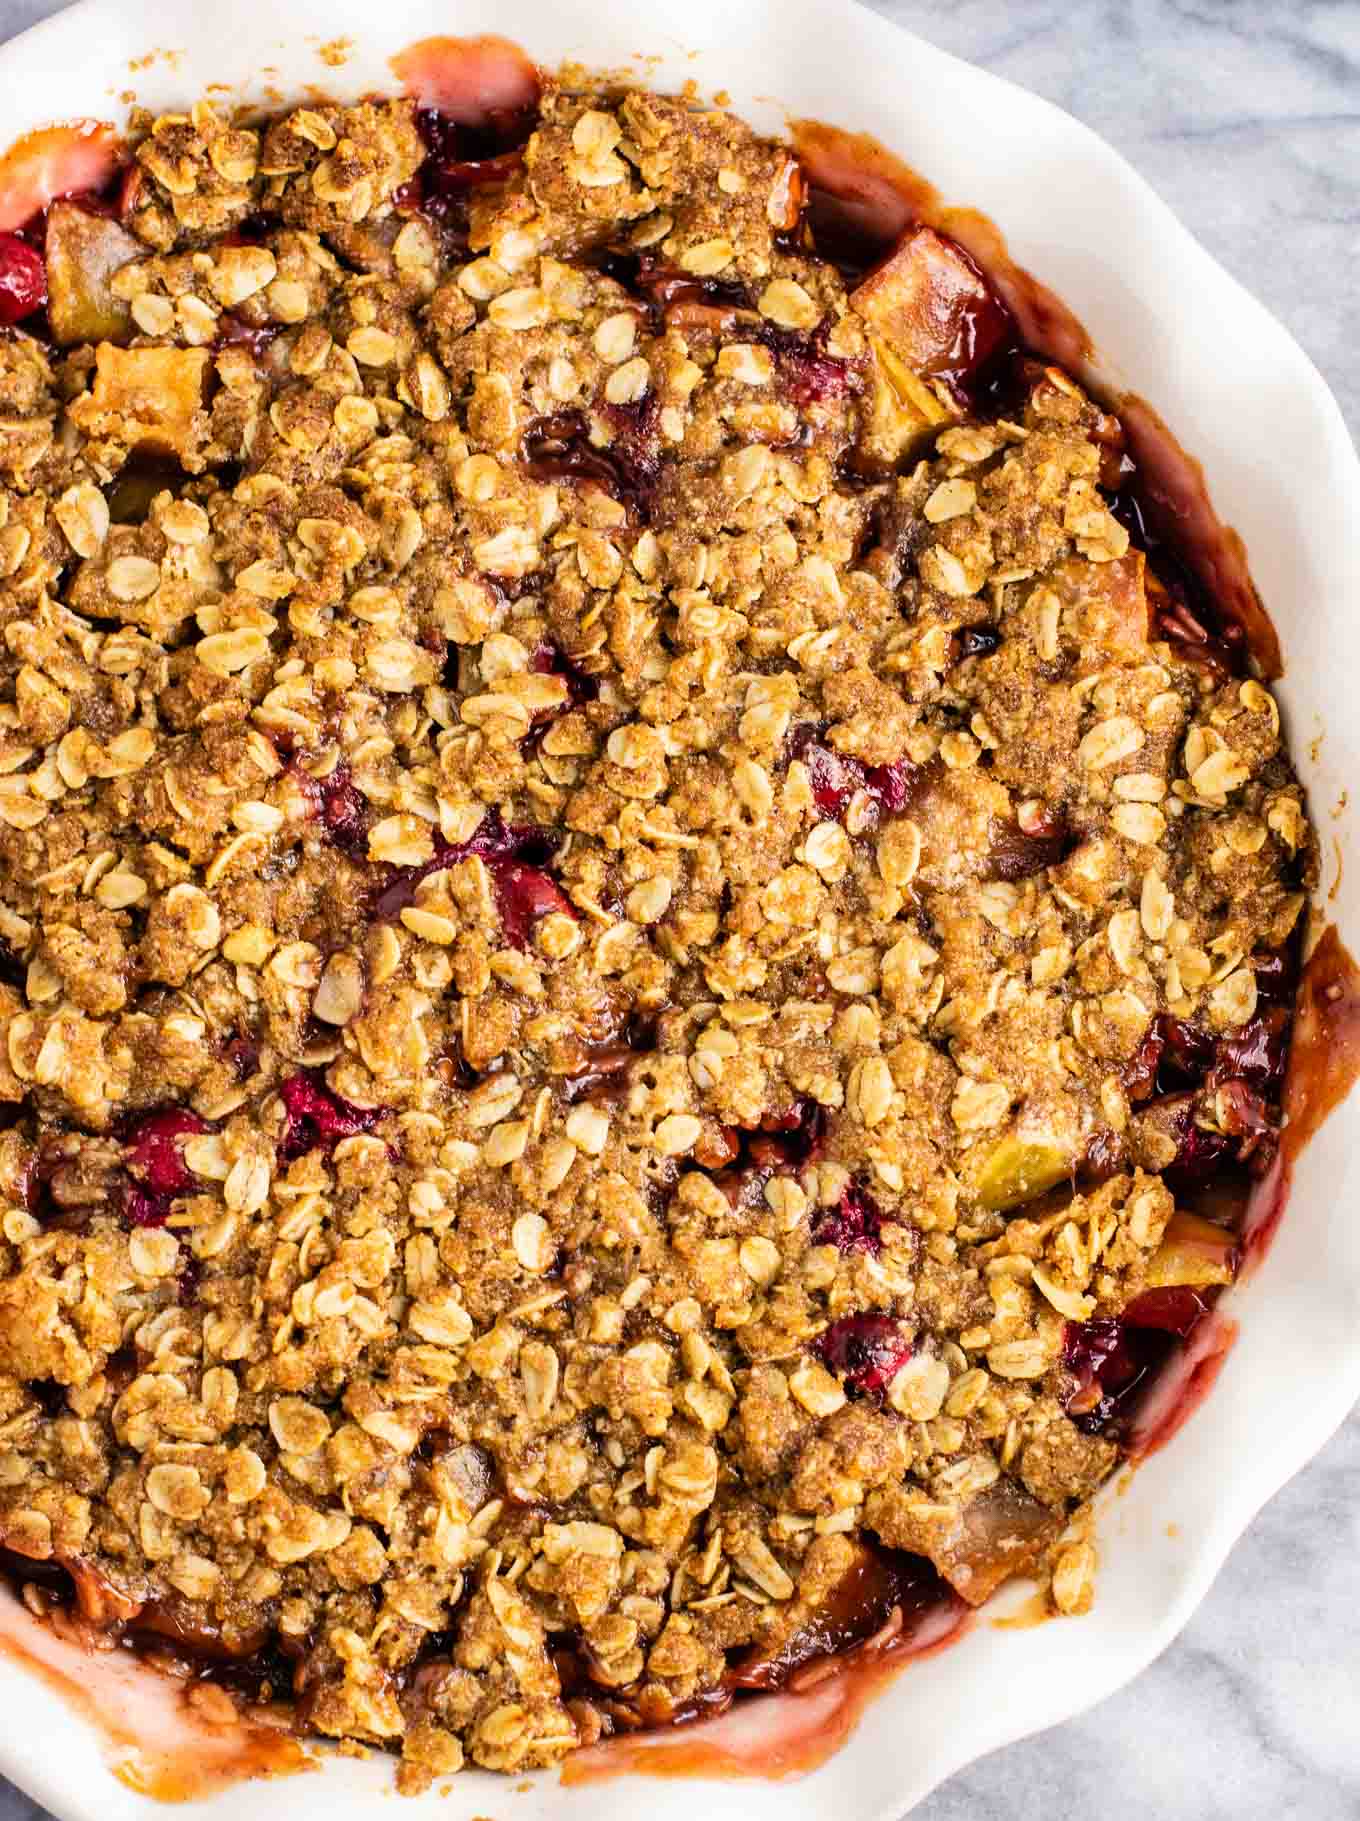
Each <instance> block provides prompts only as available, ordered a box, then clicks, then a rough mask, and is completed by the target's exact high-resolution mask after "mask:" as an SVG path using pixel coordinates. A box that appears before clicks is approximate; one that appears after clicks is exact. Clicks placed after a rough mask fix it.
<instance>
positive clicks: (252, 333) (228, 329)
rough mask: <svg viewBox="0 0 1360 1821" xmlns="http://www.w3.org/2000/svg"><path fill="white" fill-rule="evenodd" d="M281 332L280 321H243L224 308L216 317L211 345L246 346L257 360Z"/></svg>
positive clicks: (226, 346)
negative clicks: (214, 334) (215, 328)
mask: <svg viewBox="0 0 1360 1821" xmlns="http://www.w3.org/2000/svg"><path fill="white" fill-rule="evenodd" d="M282 333H283V324H282V323H278V322H266V323H249V322H243V321H242V320H241V318H240V317H239V316H236V315H234V314H233V313H232V312H231V311H230V310H224V311H223V312H222V314H221V315H220V316H219V317H218V319H217V334H216V336H215V338H214V340H213V347H214V348H246V349H248V350H249V352H250V354H251V357H252V358H253V359H255V360H258V359H259V358H260V356H261V355H262V354H263V353H264V352H265V350H266V348H268V347H269V346H270V345H271V344H272V343H273V342H274V341H275V340H276V339H277V337H278V336H279V335H281V334H282Z"/></svg>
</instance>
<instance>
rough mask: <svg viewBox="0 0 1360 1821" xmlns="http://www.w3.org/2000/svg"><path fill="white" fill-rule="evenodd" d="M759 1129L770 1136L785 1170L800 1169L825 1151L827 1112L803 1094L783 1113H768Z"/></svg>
mask: <svg viewBox="0 0 1360 1821" xmlns="http://www.w3.org/2000/svg"><path fill="white" fill-rule="evenodd" d="M760 1129H761V1131H762V1132H765V1133H768V1134H769V1135H770V1137H771V1139H772V1140H773V1144H774V1146H775V1147H776V1149H777V1151H778V1155H779V1159H780V1162H781V1163H782V1164H783V1166H784V1168H785V1169H792V1170H797V1169H801V1168H802V1166H803V1165H804V1164H805V1163H811V1162H812V1160H813V1159H814V1158H815V1157H816V1156H817V1154H818V1153H819V1152H820V1150H821V1148H822V1141H823V1139H824V1138H825V1137H826V1108H825V1107H824V1106H821V1105H819V1104H818V1102H817V1101H815V1100H813V1099H812V1098H811V1097H810V1096H809V1095H807V1094H800V1095H799V1097H798V1098H797V1100H795V1101H793V1102H792V1103H791V1104H790V1105H789V1106H788V1107H787V1108H786V1109H785V1110H784V1111H783V1112H782V1113H767V1114H766V1115H765V1117H764V1118H763V1119H762V1120H761V1122H760Z"/></svg>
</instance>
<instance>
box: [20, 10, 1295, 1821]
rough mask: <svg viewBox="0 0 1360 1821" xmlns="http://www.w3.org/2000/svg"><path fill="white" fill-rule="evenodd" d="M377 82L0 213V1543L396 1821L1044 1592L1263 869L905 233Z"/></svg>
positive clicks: (996, 383) (1066, 1538)
mask: <svg viewBox="0 0 1360 1821" xmlns="http://www.w3.org/2000/svg"><path fill="white" fill-rule="evenodd" d="M440 44H441V41H431V43H430V44H428V45H426V46H423V47H417V48H418V52H419V54H418V55H416V54H415V53H413V54H412V57H411V58H410V59H408V60H407V63H406V64H405V65H404V66H403V67H404V68H406V69H407V72H408V75H409V79H410V81H411V82H412V84H413V90H414V95H415V96H416V97H418V98H397V99H387V100H382V99H370V100H366V101H361V102H357V103H355V104H353V105H342V104H340V103H337V102H332V101H328V100H324V99H316V98H313V99H311V100H308V101H307V102H305V103H303V104H300V105H298V106H294V107H290V108H286V109H283V110H282V111H280V112H278V113H277V114H275V115H273V116H271V117H269V118H267V119H263V120H259V121H255V122H253V123H252V122H246V121H243V120H240V119H237V118H236V117H234V116H230V115H229V114H228V113H227V112H226V111H224V110H223V109H221V108H219V107H217V106H215V105H213V104H212V103H210V102H207V101H199V102H197V103H194V104H193V105H191V106H189V107H188V108H187V110H186V111H180V112H175V113H168V114H165V115H162V116H160V117H158V118H152V117H149V116H142V115H138V116H136V117H135V118H134V120H133V121H132V123H131V125H130V128H129V138H128V141H127V150H126V160H125V163H124V166H123V167H122V168H121V169H119V170H114V171H112V175H110V170H109V168H108V167H107V163H106V161H107V157H108V146H107V144H106V143H105V142H104V141H103V140H100V141H99V143H98V145H97V146H96V145H95V142H94V140H92V139H89V138H88V137H87V138H86V139H83V140H81V142H80V144H81V148H82V149H81V163H80V165H79V168H78V169H75V170H74V171H73V174H72V180H71V182H70V183H69V184H63V183H62V182H60V181H58V179H59V177H60V170H59V169H58V167H57V165H54V164H53V162H52V159H51V157H50V156H49V152H50V148H49V149H48V151H47V152H44V153H43V157H42V159H41V160H38V161H37V162H35V161H34V160H30V162H29V164H28V165H26V166H25V167H24V168H25V169H26V170H27V171H28V181H27V187H26V188H25V189H24V191H23V199H22V206H20V203H18V202H14V200H13V199H10V200H11V202H12V203H13V208H12V209H11V212H10V214H9V215H8V216H6V217H5V218H4V219H5V221H6V227H7V231H5V232H4V233H0V405H2V409H0V631H3V635H4V636H3V639H0V707H2V708H3V714H0V740H2V741H3V744H4V754H3V758H4V763H3V765H0V1102H2V1103H3V1109H4V1117H3V1119H0V1434H2V1435H3V1438H4V1440H3V1444H2V1452H0V1465H3V1472H0V1547H3V1550H4V1551H5V1556H4V1561H5V1563H6V1565H7V1571H8V1573H9V1575H10V1577H11V1579H12V1580H13V1581H14V1582H15V1583H16V1584H17V1585H18V1586H19V1587H20V1588H21V1589H22V1594H23V1598H24V1599H25V1601H26V1602H27V1603H28V1605H29V1607H30V1608H31V1609H32V1610H33V1611H35V1612H38V1613H40V1614H41V1613H48V1612H57V1611H58V1610H59V1609H62V1610H63V1611H64V1620H63V1622H64V1623H66V1624H70V1625H73V1626H77V1627H80V1628H83V1629H84V1631H85V1632H86V1633H92V1632H94V1631H98V1632H100V1633H102V1634H104V1635H102V1636H101V1637H100V1638H99V1640H98V1641H99V1642H100V1643H102V1644H104V1645H108V1644H109V1643H110V1642H111V1641H115V1642H116V1641H122V1642H124V1643H126V1644H128V1645H130V1646H135V1647H136V1648H137V1649H138V1650H139V1651H141V1652H142V1653H144V1654H145V1655H147V1656H149V1657H153V1658H154V1659H155V1660H156V1661H157V1662H158V1663H159V1664H160V1666H161V1667H163V1668H167V1667H168V1668H169V1669H170V1670H171V1671H172V1672H173V1673H176V1674H179V1675H181V1676H183V1677H185V1678H186V1679H190V1678H201V1677H209V1678H211V1679H213V1680H214V1681H215V1682H217V1683H218V1684H219V1691H218V1692H220V1693H221V1697H222V1699H223V1700H228V1699H230V1700H233V1701H236V1702H239V1703H240V1704H241V1705H242V1706H243V1707H245V1706H249V1705H251V1704H254V1703H257V1702H272V1703H276V1704H280V1705H281V1706H283V1707H284V1708H285V1709H286V1711H287V1712H288V1714H289V1715H290V1718H291V1721H292V1723H293V1724H294V1725H295V1726H296V1727H297V1728H298V1729H299V1730H300V1731H303V1732H305V1733H307V1734H309V1735H312V1736H313V1737H315V1738H317V1739H321V1740H331V1741H336V1742H339V1743H340V1744H341V1745H342V1746H343V1748H344V1749H345V1750H347V1751H351V1752H353V1751H357V1750H363V1749H368V1748H371V1747H381V1748H383V1749H387V1750H390V1751H391V1752H393V1753H394V1754H396V1755H398V1757H399V1760H400V1770H399V1773H398V1775H399V1782H400V1786H401V1787H402V1789H404V1790H407V1791H419V1790H422V1789H426V1788H428V1787H431V1786H432V1785H438V1784H440V1783H441V1782H442V1781H443V1780H444V1779H445V1778H446V1777H448V1776H449V1775H451V1774H452V1773H454V1772H456V1771H457V1770H458V1769H459V1768H460V1767H461V1766H462V1765H463V1764H465V1763H467V1764H473V1765H478V1766H481V1767H484V1768H487V1769H492V1770H497V1771H503V1772H506V1773H508V1774H512V1775H516V1776H518V1775H520V1774H521V1773H523V1772H524V1771H526V1770H529V1769H531V1768H534V1767H539V1766H548V1765H553V1764H556V1763H557V1762H559V1761H560V1760H561V1759H562V1758H563V1757H565V1756H566V1755H567V1754H568V1753H570V1752H572V1751H573V1750H575V1749H576V1748H577V1747H579V1746H583V1745H591V1744H595V1743H597V1742H599V1741H600V1740H602V1739H607V1738H609V1737H610V1736H612V1735H617V1734H620V1733H623V1732H627V1731H632V1730H636V1729H637V1728H639V1727H651V1726H662V1725H668V1724H675V1723H678V1722H679V1721H683V1720H695V1719H700V1718H702V1717H703V1716H704V1715H706V1714H714V1713H717V1712H720V1711H721V1710H722V1709H723V1708H725V1707H727V1706H729V1705H731V1704H733V1703H734V1702H741V1701H755V1700H758V1699H761V1698H763V1696H764V1694H765V1693H767V1692H768V1691H769V1690H771V1689H784V1690H786V1691H789V1692H788V1698H789V1699H796V1698H797V1696H798V1691H799V1690H800V1689H803V1690H805V1689H806V1688H808V1687H810V1686H811V1685H812V1684H813V1683H814V1682H815V1681H816V1680H817V1679H818V1678H819V1677H821V1676H823V1675H825V1674H828V1673H831V1672H832V1671H833V1670H834V1668H835V1659H837V1658H838V1657H839V1656H840V1655H841V1654H843V1653H845V1652H847V1651H856V1650H857V1651H859V1652H861V1653H863V1652H866V1651H868V1652H879V1651H884V1652H901V1651H905V1650H906V1649H908V1648H909V1647H910V1643H911V1639H912V1637H913V1635H914V1633H915V1630H916V1628H917V1627H918V1626H919V1625H920V1624H921V1623H922V1622H923V1620H924V1618H925V1617H926V1616H931V1617H932V1618H933V1619H934V1620H939V1621H941V1623H943V1622H945V1621H951V1622H952V1620H953V1619H955V1618H957V1616H958V1615H960V1614H962V1613H963V1612H964V1611H965V1610H966V1609H968V1608H970V1607H973V1606H976V1605H979V1604H981V1603H982V1602H983V1601H985V1600H986V1599H988V1598H989V1597H990V1595H991V1594H992V1592H993V1591H994V1590H995V1589H996V1588H997V1587H998V1586H1000V1585H1001V1584H1002V1583H1003V1582H1005V1581H1006V1580H1007V1579H1008V1578H1010V1577H1011V1576H1013V1575H1017V1574H1028V1575H1031V1576H1035V1577H1038V1578H1039V1580H1040V1581H1041V1583H1042V1585H1043V1588H1044V1590H1045V1591H1044V1597H1045V1600H1046V1602H1047V1604H1048V1605H1049V1607H1050V1608H1051V1609H1052V1610H1053V1611H1054V1612H1056V1613H1078V1612H1082V1611H1085V1610H1086V1609H1087V1608H1088V1607H1089V1605H1090V1603H1091V1600H1092V1598H1093V1584H1094V1583H1093V1575H1094V1568H1095V1560H1096V1549H1095V1544H1094V1542H1093V1530H1092V1518H1091V1500H1092V1498H1093V1497H1094V1495H1095V1494H1096V1493H1097V1491H1098V1490H1099V1488H1100V1487H1101V1486H1102V1485H1103V1484H1104V1483H1105V1482H1106V1481H1107V1480H1108V1479H1109V1477H1110V1475H1111V1474H1112V1473H1113V1471H1114V1470H1115V1468H1116V1467H1117V1465H1118V1464H1119V1463H1120V1462H1121V1461H1122V1460H1125V1459H1127V1458H1129V1457H1130V1456H1131V1455H1133V1454H1136V1452H1137V1449H1138V1446H1139V1433H1140V1432H1139V1419H1140V1413H1142V1412H1143V1411H1144V1410H1145V1408H1146V1404H1147V1399H1148V1397H1149V1394H1150V1393H1151V1392H1152V1391H1153V1390H1154V1389H1155V1388H1156V1387H1157V1386H1158V1385H1159V1384H1161V1385H1163V1386H1164V1385H1165V1383H1166V1380H1165V1379H1164V1378H1163V1376H1162V1375H1163V1374H1164V1373H1165V1372H1166V1371H1167V1370H1168V1369H1174V1367H1175V1366H1176V1364H1177V1362H1178V1361H1179V1362H1182V1363H1183V1362H1184V1361H1185V1359H1186V1358H1187V1357H1188V1356H1189V1353H1190V1351H1191V1350H1192V1349H1193V1348H1195V1347H1196V1346H1197V1345H1199V1344H1201V1342H1202V1340H1203V1337H1204V1329H1203V1324H1205V1323H1206V1322H1211V1321H1213V1320H1214V1305H1215V1302H1216V1300H1217V1299H1218V1298H1219V1297H1220V1296H1221V1295H1222V1294H1223V1293H1224V1291H1225V1290H1226V1289H1227V1288H1228V1287H1229V1286H1230V1285H1231V1283H1232V1282H1233V1279H1234V1277H1235V1275H1236V1273H1237V1271H1238V1268H1239V1261H1240V1258H1241V1256H1242V1251H1243V1246H1244V1243H1245V1240H1244V1235H1243V1232H1242V1220H1243V1210H1244V1207H1245V1204H1246V1202H1247V1200H1248V1199H1249V1198H1250V1197H1251V1196H1252V1195H1253V1194H1255V1193H1256V1192H1257V1190H1258V1189H1259V1188H1260V1187H1261V1185H1262V1183H1263V1179H1265V1178H1268V1177H1269V1176H1270V1174H1271V1172H1272V1171H1274V1170H1275V1166H1276V1164H1277V1162H1278V1160H1279V1157H1280V1146H1281V1142H1282V1140H1281V1126H1282V1113H1281V1102H1282V1096H1283V1094H1284V1092H1285V1070H1286V1062H1287V1059H1288V1057H1289V1052H1290V1043H1291V1033H1292V1031H1293V1020H1294V1005H1295V998H1296V994H1297V993H1298V991H1299V982H1300V966H1301V963H1302V959H1303V951H1302V942H1303V921H1304V910H1305V905H1306V903H1307V898H1308V894H1309V892H1310V890H1311V889H1312V887H1313V886H1314V884H1315V882H1316V874H1317V860H1316V840H1315V837H1314V834H1313V831H1312V829H1311V827H1310V824H1309V821H1308V816H1307V812H1306V808H1305V804H1304V798H1303V793H1302V790H1301V788H1300V785H1299V782H1298V779H1297V777H1296V775H1295V773H1294V770H1293V768H1292V766H1291V764H1290V760H1289V756H1288V752H1287V749H1286V746H1285V744H1284V738H1283V734H1282V730H1281V724H1280V715H1279V710H1278V707H1277V704H1276V702H1275V699H1274V696H1273V695H1272V693H1271V690H1270V688H1269V685H1268V680H1267V678H1266V677H1265V675H1264V674H1262V672H1261V667H1260V666H1259V665H1258V664H1256V662H1255V660H1254V659H1253V657H1252V649H1251V641H1250V640H1249V638H1248V636H1247V631H1246V630H1245V629H1244V628H1243V626H1242V625H1241V624H1239V623H1238V621H1237V620H1235V619H1234V618H1233V616H1232V613H1231V611H1230V608H1229V606H1228V604H1226V603H1225V602H1223V601H1220V600H1219V599H1218V598H1217V597H1216V596H1212V595H1211V594H1210V593H1209V592H1208V591H1207V590H1206V589H1205V588H1204V586H1203V584H1202V583H1201V582H1199V581H1198V580H1197V579H1196V578H1197V574H1198V572H1197V570H1196V569H1195V568H1194V566H1193V565H1192V564H1191V563H1190V562H1189V560H1188V558H1187V554H1186V552H1184V551H1182V550H1179V549H1177V548H1175V547H1173V546H1172V545H1170V544H1168V543H1167V542H1165V541H1164V540H1163V539H1160V538H1159V537H1158V536H1156V535H1154V534H1153V533H1152V532H1151V531H1150V530H1149V525H1150V524H1151V523H1152V519H1151V518H1150V517H1149V515H1148V513H1147V512H1145V510H1144V508H1145V505H1146V503H1147V500H1148V498H1149V497H1150V496H1149V493H1148V489H1147V488H1146V487H1145V485H1144V482H1143V475H1142V472H1141V471H1140V469H1139V467H1138V465H1137V463H1136V462H1135V461H1134V459H1133V458H1132V456H1131V455H1130V453H1129V450H1130V448H1131V447H1132V446H1134V443H1133V439H1132V438H1130V437H1128V436H1126V435H1125V430H1124V426H1123V425H1122V424H1121V422H1120V420H1119V417H1118V415H1117V411H1116V410H1114V409H1111V408H1107V406H1106V405H1103V404H1102V403H1100V402H1099V401H1097V400H1095V399H1093V398H1091V397H1090V396H1088V395H1087V393H1086V392H1085V391H1084V390H1083V389H1082V387H1081V386H1079V385H1078V384H1077V382H1076V381H1075V380H1074V379H1073V378H1072V377H1070V376H1069V375H1068V374H1066V373H1064V372H1062V371H1060V370H1059V369H1058V368H1056V367H1054V366H1052V365H1051V364H1046V363H1045V362H1044V361H1043V360H1042V359H1040V358H1039V357H1038V356H1037V355H1036V354H1035V353H1034V352H1033V351H1032V350H1028V349H1026V348H1025V347H1024V346H1023V345H1022V343H1021V339H1020V333H1019V329H1018V327H1017V324H1016V321H1015V320H1014V319H1013V318H1012V316H1011V315H1010V313H1009V311H1008V310H1007V309H1006V307H1005V305H1004V304H1003V303H1002V301H1001V299H1000V297H999V296H998V294H997V292H996V291H995V290H994V288H993V286H992V284H991V282H990V281H989V279H988V277H987V276H986V275H985V274H984V273H983V272H982V271H981V270H980V269H979V268H978V266H977V265H976V264H975V263H974V261H973V259H972V258H971V257H970V256H969V254H968V253H967V252H965V250H964V249H963V248H962V247H960V246H959V245H957V244H956V243H955V242H954V241H953V240H952V239H951V238H950V237H949V236H948V235H947V234H946V233H944V232H942V231H941V230H940V227H939V226H938V225H936V224H935V223H932V222H931V221H929V220H926V219H924V218H922V219H916V218H913V219H911V220H909V221H907V222H906V224H905V226H904V227H903V228H902V231H901V232H900V233H899V234H897V235H896V236H894V238H893V239H892V240H891V241H889V242H884V241H882V240H881V239H880V240H872V239H866V238H865V236H864V234H863V232H862V231H861V232H858V237H856V234H855V233H852V232H850V231H849V230H850V229H851V228H852V227H853V223H852V221H851V219H850V216H849V214H848V212H847V211H846V210H844V209H842V210H841V211H840V213H839V215H838V214H837V212H836V210H835V209H834V208H832V207H830V206H829V201H828V196H827V195H826V194H825V193H824V192H822V191H819V190H818V188H817V186H816V185H815V184H813V183H812V182H811V181H810V177H809V173H808V171H807V170H806V169H805V168H804V167H803V165H801V164H800V163H799V160H798V159H797V158H796V157H795V155H794V154H793V152H792V151H791V150H790V149H789V147H788V146H786V145H784V144H781V143H778V142H776V141H774V140H771V139H767V138H764V137H761V136H760V135H758V134H756V133H754V132H753V131H752V130H751V129H750V128H749V127H747V126H746V125H745V124H744V123H743V122H742V121H741V120H739V119H737V118H736V117H735V116H733V115H732V114H730V113H728V112H726V111H724V110H722V109H719V108H700V107H698V106H697V105H696V104H695V103H694V100H693V98H692V97H684V98H676V97H673V96H667V95H662V94H657V93H653V92H651V91H649V90H648V89H646V88H643V87H621V86H616V85H614V84H613V83H611V82H608V81H603V80H601V81H600V82H598V83H595V84H592V83H590V82H587V81H586V80H585V79H583V78H582V77H581V74H580V72H579V71H578V72H576V73H575V74H574V76H573V78H572V80H571V81H570V82H565V81H563V82H559V81H558V80H556V79H553V78H548V77H544V76H542V75H541V73H540V72H537V71H535V70H534V69H533V67H532V66H531V65H529V64H528V63H527V62H526V61H525V60H524V59H523V58H522V57H520V56H519V55H518V53H515V52H513V50H512V49H511V47H509V46H506V45H503V44H502V43H501V42H500V41H498V40H493V39H483V40H478V41H475V43H474V44H473V45H471V46H464V47H462V50H461V51H459V50H458V49H457V48H456V47H453V48H450V46H452V41H448V43H447V44H445V45H444V48H443V49H441V48H440ZM92 147H93V148H94V152H97V154H98V159H97V160H95V161H94V162H91V159H92V157H93V153H92V151H91V148H92ZM35 158H36V154H35ZM100 161H105V162H100ZM40 166H41V168H39V167H40ZM14 209H18V211H19V212H18V213H14ZM861 228H862V224H861ZM922 1635H923V1636H924V1633H923V1634H922ZM932 1635H939V1631H938V1628H937V1629H936V1630H935V1631H934V1632H932Z"/></svg>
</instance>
